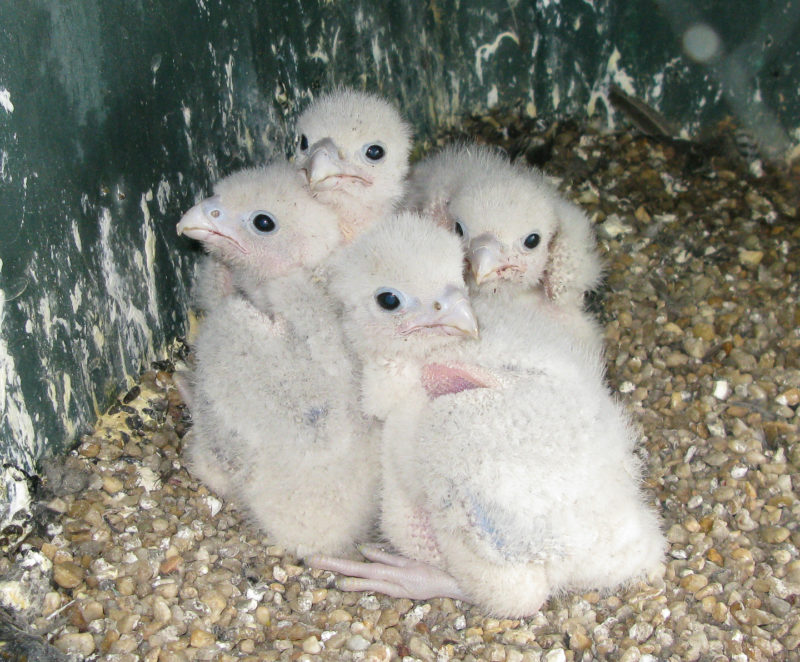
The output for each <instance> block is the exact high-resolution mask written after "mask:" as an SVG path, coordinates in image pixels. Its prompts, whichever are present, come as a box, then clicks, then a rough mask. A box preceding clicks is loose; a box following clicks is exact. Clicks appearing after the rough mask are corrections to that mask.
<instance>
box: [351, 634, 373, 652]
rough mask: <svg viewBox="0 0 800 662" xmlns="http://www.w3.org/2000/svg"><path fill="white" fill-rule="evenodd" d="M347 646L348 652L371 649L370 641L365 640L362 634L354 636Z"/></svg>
mask: <svg viewBox="0 0 800 662" xmlns="http://www.w3.org/2000/svg"><path fill="white" fill-rule="evenodd" d="M345 646H346V647H347V650H351V651H363V650H367V648H369V641H367V640H366V639H364V637H362V636H361V635H360V634H354V635H353V636H352V637H350V638H349V639H348V640H347V643H346V644H345Z"/></svg>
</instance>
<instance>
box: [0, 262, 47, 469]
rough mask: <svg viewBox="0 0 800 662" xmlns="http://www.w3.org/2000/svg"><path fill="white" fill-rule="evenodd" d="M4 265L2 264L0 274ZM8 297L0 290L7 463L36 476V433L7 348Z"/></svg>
mask: <svg viewBox="0 0 800 662" xmlns="http://www.w3.org/2000/svg"><path fill="white" fill-rule="evenodd" d="M2 268H3V263H2V261H0V271H2ZM5 305H6V295H5V292H4V291H3V290H0V429H7V430H8V432H9V436H8V439H9V441H10V442H11V443H10V447H9V448H8V449H7V451H8V453H9V454H10V456H9V457H5V458H4V461H6V462H10V463H11V464H14V465H16V466H17V467H19V468H20V469H22V470H23V471H26V472H28V473H33V471H34V463H35V461H36V458H37V457H38V453H37V443H36V433H35V431H34V427H33V420H31V417H30V415H29V414H28V410H27V407H26V406H25V399H24V397H23V395H22V382H21V380H20V376H19V374H18V373H17V368H16V362H15V361H14V357H13V356H12V355H11V353H10V352H9V349H8V342H7V341H6V336H5V331H4V328H3V321H4V318H5Z"/></svg>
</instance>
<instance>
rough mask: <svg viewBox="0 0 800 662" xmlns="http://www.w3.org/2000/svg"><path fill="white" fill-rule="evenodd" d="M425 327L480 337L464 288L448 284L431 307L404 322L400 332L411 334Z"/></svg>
mask: <svg viewBox="0 0 800 662" xmlns="http://www.w3.org/2000/svg"><path fill="white" fill-rule="evenodd" d="M423 329H424V330H427V331H429V332H432V333H437V334H440V335H445V336H455V335H461V336H469V337H471V338H478V337H479V333H478V320H477V319H476V318H475V313H474V312H473V310H472V306H471V305H470V303H469V299H468V298H467V296H466V294H465V293H464V290H462V289H461V288H460V287H456V286H454V285H448V286H447V288H446V289H445V290H444V292H442V294H441V295H440V296H438V297H436V300H435V301H434V302H433V304H432V305H431V306H430V307H426V308H425V309H423V310H421V311H420V312H419V313H418V314H417V315H415V316H414V317H413V318H412V319H410V320H408V321H407V322H406V323H405V324H403V325H402V326H401V329H400V332H401V333H402V334H403V335H409V334H411V333H414V332H415V331H421V330H423Z"/></svg>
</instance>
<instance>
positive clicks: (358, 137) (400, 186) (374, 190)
mask: <svg viewBox="0 0 800 662" xmlns="http://www.w3.org/2000/svg"><path fill="white" fill-rule="evenodd" d="M410 149H411V129H410V127H409V126H408V124H406V122H405V121H404V120H403V119H402V117H400V114H399V113H398V112H397V110H396V109H395V108H394V107H393V106H392V105H391V104H390V103H388V102H387V101H386V100H384V99H382V98H380V97H378V96H376V95H374V94H369V93H367V92H358V91H355V90H351V89H339V90H336V91H334V92H330V93H328V94H326V95H324V96H321V97H320V98H318V99H316V100H315V101H314V102H312V103H311V105H309V106H308V108H306V109H305V110H304V111H303V113H302V114H301V115H300V117H299V118H298V120H297V125H296V153H295V167H296V168H297V169H298V170H299V171H300V172H301V173H302V174H303V175H304V176H305V178H306V180H307V182H308V186H309V188H310V190H311V192H312V193H313V194H314V196H315V197H316V198H317V200H319V201H320V202H322V203H324V204H326V205H329V206H330V207H331V208H332V209H334V210H335V211H336V213H337V215H338V217H339V226H340V228H341V231H342V234H343V235H344V237H345V241H350V240H351V239H352V238H354V237H355V236H356V235H358V234H359V233H360V232H363V231H364V230H365V229H366V228H368V227H369V226H370V225H371V224H372V223H374V222H375V221H376V220H378V219H380V218H383V217H384V216H385V215H386V214H388V213H389V212H391V210H392V209H393V208H394V206H395V205H396V204H397V203H398V201H399V200H400V198H401V197H402V195H403V192H404V190H405V176H406V173H407V172H408V154H409V151H410Z"/></svg>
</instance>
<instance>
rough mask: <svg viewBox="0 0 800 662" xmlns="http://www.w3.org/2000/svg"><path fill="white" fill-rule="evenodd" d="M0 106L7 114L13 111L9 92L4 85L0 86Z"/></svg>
mask: <svg viewBox="0 0 800 662" xmlns="http://www.w3.org/2000/svg"><path fill="white" fill-rule="evenodd" d="M0 106H2V107H3V110H5V111H6V112H7V113H8V114H9V115H10V114H11V113H13V112H14V104H13V103H11V92H9V91H8V90H7V89H6V88H4V87H0Z"/></svg>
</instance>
